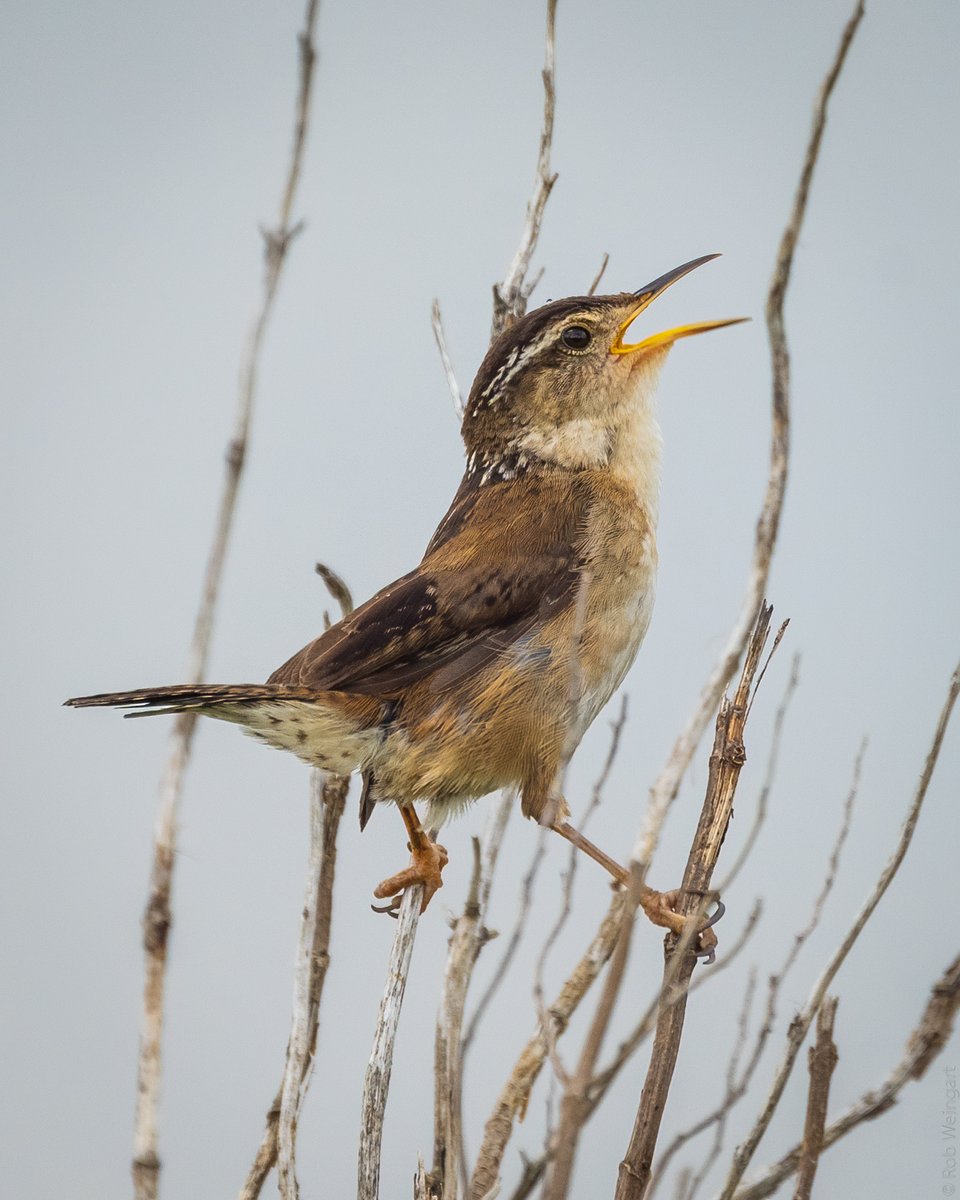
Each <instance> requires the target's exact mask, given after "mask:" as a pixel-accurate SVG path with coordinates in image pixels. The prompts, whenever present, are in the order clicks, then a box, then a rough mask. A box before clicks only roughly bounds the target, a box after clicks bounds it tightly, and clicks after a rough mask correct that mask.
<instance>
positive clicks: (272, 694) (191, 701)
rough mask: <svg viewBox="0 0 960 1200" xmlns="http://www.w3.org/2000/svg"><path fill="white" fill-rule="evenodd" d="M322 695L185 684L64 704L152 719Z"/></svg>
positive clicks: (265, 686)
mask: <svg viewBox="0 0 960 1200" xmlns="http://www.w3.org/2000/svg"><path fill="white" fill-rule="evenodd" d="M317 695H318V693H317V692H315V691H311V690H310V689H309V688H301V687H281V686H278V685H276V684H264V683H183V684H177V685H176V686H174V687H158V688H141V689H140V690H139V691H136V692H101V693H100V694H99V695H96V696H74V697H73V698H72V699H70V700H65V701H64V704H67V705H69V706H70V707H71V708H101V707H107V708H138V709H141V710H142V711H140V712H130V713H124V716H126V717H149V716H154V715H159V714H163V713H177V712H188V711H189V710H190V709H198V708H207V707H208V706H210V705H215V704H224V703H227V704H256V703H258V702H259V701H263V700H281V699H288V698H289V699H291V700H313V699H316V697H317Z"/></svg>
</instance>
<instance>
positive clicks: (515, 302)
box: [490, 0, 557, 341]
mask: <svg viewBox="0 0 960 1200" xmlns="http://www.w3.org/2000/svg"><path fill="white" fill-rule="evenodd" d="M556 24H557V0H547V39H546V51H545V55H544V63H543V125H542V127H541V129H540V149H539V151H538V153H537V175H536V179H535V180H534V184H533V194H532V196H531V197H530V200H529V201H528V202H527V219H526V221H525V222H524V225H523V233H522V234H521V236H520V244H519V246H517V252H516V254H514V256H513V261H512V262H511V263H510V266H509V267H508V268H507V273H506V275H504V277H503V279H502V280H501V281H500V283H495V284H494V285H493V323H492V325H491V330H490V340H491V341H492V340H493V339H494V338H496V337H498V336H499V335H500V334H501V333H502V332H503V331H504V329H506V328H507V327H508V326H509V325H512V324H513V323H514V321H518V320H519V319H520V318H521V317H522V316H523V314H524V313H525V312H526V311H527V301H528V300H529V299H530V294H531V292H532V291H533V289H534V288H535V287H536V286H537V283H538V282H539V278H540V277H539V275H537V276H535V277H534V278H533V280H531V282H529V283H528V282H527V272H528V271H529V270H530V261H531V259H532V258H533V252H534V250H535V249H536V246H537V239H538V238H539V237H540V225H541V223H542V221H543V210H544V209H545V208H546V206H547V200H548V199H549V198H550V192H551V191H552V190H553V185H554V184H555V183H556V182H557V177H556V175H553V174H551V173H550V149H551V147H552V145H553V115H554V109H555V106H556V93H555V91H554V82H553V64H554V57H555V51H556Z"/></svg>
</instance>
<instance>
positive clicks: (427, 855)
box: [370, 835, 448, 917]
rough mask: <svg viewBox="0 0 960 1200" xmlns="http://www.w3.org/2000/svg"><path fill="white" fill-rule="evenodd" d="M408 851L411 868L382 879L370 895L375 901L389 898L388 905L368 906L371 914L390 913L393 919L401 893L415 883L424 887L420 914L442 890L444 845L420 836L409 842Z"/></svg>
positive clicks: (444, 862) (446, 856)
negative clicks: (371, 911) (371, 910)
mask: <svg viewBox="0 0 960 1200" xmlns="http://www.w3.org/2000/svg"><path fill="white" fill-rule="evenodd" d="M407 849H408V850H409V851H410V866H409V867H405V868H404V869H403V870H402V871H398V872H397V874H396V875H391V876H390V878H389V879H384V881H383V882H382V883H379V884H377V886H376V887H375V888H374V891H373V894H374V895H375V896H376V897H377V899H378V900H386V899H387V897H391V899H390V903H389V904H382V905H376V904H371V905H370V907H371V908H372V909H373V911H374V912H379V913H389V914H390V916H391V917H396V916H397V913H398V912H399V909H400V902H401V900H402V899H403V893H404V892H405V891H406V889H407V888H409V887H416V886H417V884H422V885H423V902H422V903H421V905H420V911H421V912H424V911H425V909H426V907H427V905H428V904H429V903H430V901H431V900H432V899H433V896H434V893H435V892H437V891H439V889H440V888H442V887H443V879H442V878H441V872H442V871H443V868H444V867H445V866H446V865H447V862H448V855H447V852H446V850H445V849H444V848H443V846H441V845H439V843H437V842H433V841H431V840H430V838H428V837H427V836H426V835H423V837H422V839H421V838H417V839H415V840H414V841H412V842H410V843H408V845H407Z"/></svg>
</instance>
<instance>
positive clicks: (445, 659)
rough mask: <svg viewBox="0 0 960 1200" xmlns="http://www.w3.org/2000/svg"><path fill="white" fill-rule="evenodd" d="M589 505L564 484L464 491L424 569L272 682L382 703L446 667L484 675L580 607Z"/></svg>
mask: <svg viewBox="0 0 960 1200" xmlns="http://www.w3.org/2000/svg"><path fill="white" fill-rule="evenodd" d="M588 507H589V500H588V498H587V496H586V495H585V494H583V493H582V489H578V488H576V487H574V488H571V485H570V482H569V480H566V481H562V480H561V479H560V478H559V476H546V477H543V478H539V479H536V480H525V481H524V482H523V484H522V486H521V485H518V484H517V483H516V482H514V481H511V482H505V483H499V484H493V485H490V486H487V487H484V488H482V489H478V490H473V489H469V488H468V489H464V488H461V491H460V492H459V493H458V495H457V498H456V499H455V501H454V504H453V506H452V507H451V510H450V512H449V513H448V514H447V516H446V517H445V518H444V521H443V522H442V523H441V526H440V528H439V529H438V531H437V534H435V535H434V538H433V541H431V543H430V546H429V547H428V549H427V553H426V555H425V557H424V559H423V562H421V564H420V566H419V567H418V568H417V569H416V570H415V571H412V572H411V573H410V574H409V575H404V576H403V577H402V578H401V579H398V580H397V581H396V582H394V583H391V584H390V585H389V586H387V587H385V588H384V589H383V590H382V591H381V592H378V593H377V595H376V596H374V597H373V598H372V599H371V600H368V601H367V603H366V604H364V605H362V606H361V607H360V608H358V609H357V610H356V611H355V612H353V613H351V615H350V616H349V617H346V618H345V619H344V620H343V621H341V622H339V623H338V624H337V625H334V626H333V628H331V629H329V630H327V632H326V633H325V634H323V635H322V636H321V637H319V638H317V639H316V641H314V642H311V643H310V644H309V645H308V646H305V647H304V648H303V649H302V650H301V651H300V652H299V653H298V654H295V655H294V656H293V658H291V659H290V660H289V661H288V662H286V663H284V665H283V666H282V667H280V668H279V669H278V670H277V671H275V672H274V673H273V675H271V677H270V682H271V683H282V684H293V685H297V686H301V687H312V688H318V689H331V688H337V689H340V690H342V691H356V692H366V693H368V694H369V693H377V694H381V695H383V694H389V693H390V692H391V691H393V690H400V689H403V688H405V687H408V686H410V685H411V684H412V683H414V682H416V681H417V680H419V679H422V678H424V677H425V676H426V675H428V674H431V673H433V672H435V671H438V670H439V669H440V668H441V667H444V666H445V665H447V664H451V667H452V669H453V672H454V674H455V675H459V674H460V672H459V671H458V670H457V669H456V665H455V664H459V663H462V665H463V666H464V667H465V668H467V667H468V664H469V669H471V670H475V669H477V668H478V667H479V666H480V665H482V663H483V662H484V661H486V660H488V659H489V657H490V656H491V655H493V654H496V653H498V652H499V651H500V650H502V649H503V648H504V647H505V646H506V645H508V644H509V643H510V642H511V641H513V640H514V639H515V638H516V637H518V636H520V635H521V634H522V633H523V632H524V631H525V630H527V629H529V628H530V627H531V626H532V625H533V624H535V623H536V622H538V621H539V620H542V619H545V618H546V617H547V616H548V615H550V614H551V613H554V612H556V611H557V610H558V608H560V607H562V606H563V605H564V604H568V603H571V602H572V601H573V598H574V596H575V593H576V582H577V579H578V578H579V570H580V566H581V560H580V543H581V540H582V535H583V530H584V528H585V526H586V511H587V509H588ZM443 674H444V676H447V675H449V674H450V671H444V672H443Z"/></svg>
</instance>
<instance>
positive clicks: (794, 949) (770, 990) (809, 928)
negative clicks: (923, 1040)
mask: <svg viewBox="0 0 960 1200" xmlns="http://www.w3.org/2000/svg"><path fill="white" fill-rule="evenodd" d="M751 703H752V701H751ZM781 709H782V705H781ZM748 711H749V710H748ZM865 747H866V742H864V743H862V744H861V747H860V750H859V752H858V753H857V757H856V759H855V760H854V766H853V780H852V782H851V784H850V788H849V790H848V792H847V796H846V799H845V801H844V805H843V815H842V817H841V821H840V829H839V831H838V833H837V836H836V839H835V841H834V844H833V847H832V848H831V851H830V857H829V859H828V860H827V870H826V875H825V877H824V882H823V884H822V886H821V888H820V892H819V894H818V895H817V898H816V900H815V901H814V905H813V911H812V913H811V915H810V920H809V921H808V922H807V924H806V925H805V926H804V928H803V929H802V930H801V931H800V932H799V933H798V934H795V935H794V939H793V943H792V945H791V946H790V949H789V950H788V951H787V955H786V958H785V959H784V962H783V965H782V966H781V967H780V970H779V971H778V972H776V974H774V975H771V976H770V978H769V980H768V981H767V1005H766V1012H765V1015H764V1019H763V1023H762V1025H761V1026H760V1028H759V1030H758V1031H757V1034H756V1037H755V1039H754V1047H753V1051H752V1053H751V1055H750V1059H749V1061H748V1063H747V1066H746V1068H745V1069H744V1071H743V1073H742V1074H741V1075H740V1076H739V1078H737V1079H735V1080H733V1079H731V1078H730V1077H729V1076H728V1079H727V1088H726V1093H725V1095H724V1097H723V1100H722V1101H721V1102H720V1104H719V1105H718V1106H717V1107H716V1108H715V1109H714V1110H713V1111H712V1112H710V1113H708V1114H707V1115H706V1116H705V1117H702V1118H701V1119H700V1120H699V1121H697V1122H696V1124H694V1125H693V1126H691V1127H690V1128H689V1129H687V1130H684V1131H683V1132H682V1133H679V1134H677V1136H676V1137H675V1138H674V1139H673V1141H672V1142H671V1143H670V1145H669V1146H668V1147H667V1149H666V1150H665V1151H664V1152H663V1155H662V1156H661V1158H660V1160H659V1162H658V1164H657V1172H656V1174H655V1176H654V1179H653V1182H652V1184H651V1187H650V1191H649V1193H648V1195H649V1196H652V1195H653V1193H654V1191H655V1187H656V1184H657V1183H658V1182H659V1180H660V1179H661V1178H662V1177H663V1175H664V1173H665V1172H666V1170H667V1167H668V1166H669V1164H670V1161H671V1159H672V1158H673V1157H674V1155H675V1154H676V1153H677V1152H678V1151H679V1150H681V1149H682V1148H683V1146H685V1145H686V1143H687V1142H688V1141H690V1140H691V1138H693V1137H695V1136H697V1135H698V1134H700V1133H703V1132H704V1131H705V1130H707V1129H709V1128H710V1127H711V1126H714V1128H715V1132H714V1139H713V1144H712V1145H711V1147H710V1150H709V1151H708V1153H707V1155H706V1158H705V1159H704V1161H703V1162H702V1163H701V1165H700V1167H699V1168H698V1170H697V1171H696V1172H687V1173H686V1174H687V1183H686V1189H685V1191H684V1192H683V1193H682V1195H683V1196H684V1200H692V1197H693V1196H694V1195H695V1193H696V1191H697V1189H698V1188H699V1187H700V1185H701V1184H702V1183H703V1181H704V1179H705V1178H706V1176H707V1172H708V1171H709V1170H710V1167H711V1166H712V1165H713V1163H714V1162H715V1161H716V1160H717V1158H719V1156H720V1151H721V1150H722V1148H723V1139H724V1136H725V1133H726V1122H727V1118H728V1116H729V1115H730V1113H731V1112H732V1111H733V1109H734V1108H735V1107H736V1105H737V1104H739V1102H740V1100H742V1099H743V1097H744V1096H745V1095H746V1092H747V1088H748V1087H749V1086H750V1083H751V1081H752V1079H753V1076H754V1073H755V1072H756V1069H757V1067H758V1066H759V1064H760V1058H761V1056H762V1054H763V1051H764V1049H765V1048H766V1044H767V1042H768V1041H769V1039H770V1035H771V1034H772V1033H773V1027H774V1022H775V1020H776V1016H777V1000H778V998H779V994H780V990H781V988H782V986H783V983H784V981H785V980H786V978H787V976H788V975H789V973H790V971H791V969H792V968H793V966H794V964H795V963H796V961H797V958H798V956H799V954H800V951H801V949H802V948H803V946H804V944H805V943H806V941H807V940H808V939H809V937H810V936H811V934H812V933H813V932H814V930H815V929H816V928H817V926H818V925H819V923H820V918H821V916H822V915H823V910H824V906H825V904H826V901H827V897H828V896H829V895H830V892H831V890H832V889H833V884H834V881H835V880H836V876H837V867H838V865H839V861H840V852H841V850H842V849H843V846H844V843H845V842H846V840H847V835H848V834H849V832H850V819H851V816H852V813H853V803H854V800H855V799H856V795H857V791H858V788H859V786H860V772H861V768H862V764H863V754H864V750H865Z"/></svg>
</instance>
